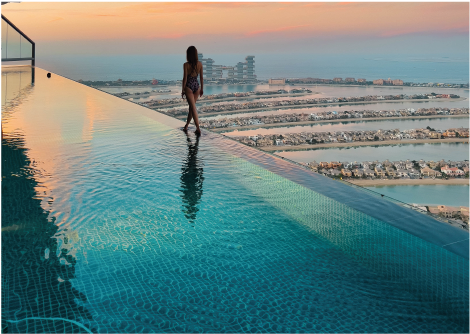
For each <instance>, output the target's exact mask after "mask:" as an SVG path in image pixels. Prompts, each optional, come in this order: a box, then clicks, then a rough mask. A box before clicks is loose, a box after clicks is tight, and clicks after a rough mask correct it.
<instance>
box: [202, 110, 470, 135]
mask: <svg viewBox="0 0 470 334" xmlns="http://www.w3.org/2000/svg"><path fill="white" fill-rule="evenodd" d="M448 117H449V118H459V117H461V118H469V115H465V114H462V115H445V116H442V115H429V116H410V117H373V118H346V119H331V120H328V119H325V120H319V121H303V122H286V123H272V124H254V125H244V126H234V127H229V128H207V129H208V130H211V131H213V132H222V133H223V132H231V131H236V130H252V129H269V128H282V127H291V126H299V125H311V124H318V123H340V122H351V123H357V122H363V121H367V122H375V121H376V122H380V121H390V120H406V119H431V118H448Z"/></svg>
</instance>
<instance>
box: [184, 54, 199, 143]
mask: <svg viewBox="0 0 470 334" xmlns="http://www.w3.org/2000/svg"><path fill="white" fill-rule="evenodd" d="M186 60H187V62H186V63H184V65H183V70H184V76H183V91H182V92H181V97H182V98H184V96H185V95H186V101H188V105H189V113H188V119H187V120H186V125H185V126H184V128H183V131H185V132H186V131H188V125H189V123H190V122H191V119H192V118H194V124H195V125H196V131H194V133H196V135H198V136H199V135H200V134H201V129H199V119H198V117H197V110H196V101H197V99H198V98H199V97H200V96H202V94H203V90H202V87H203V85H204V80H203V78H202V64H201V62H200V61H199V60H198V58H197V50H196V48H195V47H194V46H190V47H189V48H188V49H187V50H186ZM198 75H200V76H201V87H199V83H198V82H197V76H198Z"/></svg>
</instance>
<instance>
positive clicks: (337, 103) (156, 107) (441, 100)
mask: <svg viewBox="0 0 470 334" xmlns="http://www.w3.org/2000/svg"><path fill="white" fill-rule="evenodd" d="M464 100H466V98H465V97H459V98H456V99H402V100H378V101H354V102H324V103H323V102H322V103H315V104H311V103H303V104H294V105H280V106H274V107H263V108H253V109H237V110H228V111H220V112H208V113H204V112H199V117H209V116H215V115H228V114H240V113H247V112H256V111H265V110H279V109H296V108H305V107H308V106H310V107H312V108H314V107H319V106H330V105H338V106H344V105H356V104H374V103H397V102H398V103H399V102H430V101H433V102H457V101H464ZM213 102H215V101H213ZM178 105H179V104H173V105H171V106H178ZM168 106H169V105H168ZM168 106H163V105H162V106H155V107H150V109H159V108H164V107H168ZM176 118H186V116H185V115H178V116H176Z"/></svg>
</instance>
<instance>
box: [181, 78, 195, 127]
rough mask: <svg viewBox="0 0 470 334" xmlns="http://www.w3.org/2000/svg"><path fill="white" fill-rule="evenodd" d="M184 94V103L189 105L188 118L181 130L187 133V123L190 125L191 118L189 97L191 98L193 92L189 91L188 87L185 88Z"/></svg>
mask: <svg viewBox="0 0 470 334" xmlns="http://www.w3.org/2000/svg"><path fill="white" fill-rule="evenodd" d="M184 93H185V94H186V101H187V102H188V105H189V110H188V118H187V119H186V125H185V126H184V128H183V130H184V131H187V130H188V126H189V123H191V119H192V118H193V111H192V107H191V102H190V98H189V96H193V91H192V90H191V89H189V88H188V87H185V88H184Z"/></svg>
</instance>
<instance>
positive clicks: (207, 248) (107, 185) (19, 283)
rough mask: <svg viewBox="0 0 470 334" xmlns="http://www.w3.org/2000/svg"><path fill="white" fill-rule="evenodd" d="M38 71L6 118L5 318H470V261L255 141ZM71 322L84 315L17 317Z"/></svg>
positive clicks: (161, 324)
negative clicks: (196, 126) (273, 167)
mask: <svg viewBox="0 0 470 334" xmlns="http://www.w3.org/2000/svg"><path fill="white" fill-rule="evenodd" d="M37 74H38V79H37V82H36V84H35V86H34V89H33V90H32V92H31V94H32V95H31V98H29V99H28V100H24V101H23V102H22V104H21V105H20V106H18V107H17V108H16V109H15V110H14V112H12V113H11V114H10V116H9V118H8V119H7V120H4V121H3V127H4V131H5V133H6V134H7V135H6V136H5V137H4V140H3V142H2V145H3V146H2V147H3V148H4V151H3V152H4V154H7V156H8V157H11V159H10V160H8V159H7V160H4V166H5V167H4V168H5V169H4V170H3V171H2V175H3V177H4V179H3V180H4V182H3V184H2V191H3V196H2V207H3V208H4V210H3V211H2V247H3V252H2V254H3V255H2V285H3V288H5V287H8V290H7V291H4V292H2V294H4V295H5V297H4V298H3V302H2V303H3V304H2V306H3V308H2V309H3V311H2V312H3V313H2V315H3V317H4V318H6V319H11V320H15V321H16V320H20V319H23V318H25V317H46V318H59V317H60V318H65V319H70V320H73V321H77V322H79V323H80V324H83V325H84V326H86V327H87V328H89V329H90V330H91V331H93V332H99V333H117V332H128V333H148V332H193V333H196V332H197V333H199V332H201V333H202V332H213V333H215V332H219V333H220V332H279V333H280V332H390V333H392V332H394V333H396V332H402V333H405V332H407V333H409V332H462V331H467V330H468V312H467V311H468V305H467V306H466V304H468V298H467V297H466V296H467V295H468V277H467V276H466V275H467V274H468V261H467V259H463V258H461V257H459V256H458V255H456V254H454V253H451V252H448V251H446V250H443V249H442V248H440V247H438V246H436V245H434V244H431V243H430V242H427V241H424V240H421V239H419V238H417V237H415V236H413V235H411V234H408V233H406V232H403V231H401V230H399V229H397V228H396V227H393V226H390V225H388V224H387V223H385V222H383V221H380V220H378V219H376V218H373V217H370V216H368V215H366V214H364V213H363V212H360V211H358V210H356V209H353V208H351V207H349V206H346V205H345V204H344V203H340V202H338V201H336V200H334V199H333V198H330V197H327V196H325V195H323V194H320V193H317V192H315V191H312V190H311V189H308V188H307V187H304V186H302V185H300V184H297V183H295V182H292V181H290V180H287V179H286V178H284V177H283V176H281V175H278V174H275V173H273V172H270V171H268V170H266V169H262V168H261V167H259V165H256V164H254V163H251V162H249V161H250V159H258V158H259V154H260V153H259V152H258V153H257V152H256V151H255V150H246V151H243V150H244V148H243V147H242V146H240V145H239V144H235V143H233V142H232V141H230V140H228V139H222V137H220V136H219V137H214V135H211V134H204V135H203V136H202V137H201V138H199V140H198V139H197V138H196V137H195V136H194V135H193V134H189V135H188V136H186V135H185V134H184V133H183V132H182V131H180V130H178V129H177V127H178V126H180V125H181V123H180V122H179V121H175V120H171V119H169V118H167V117H166V116H158V115H157V114H154V112H153V111H149V110H146V109H143V108H141V107H138V106H136V105H134V104H132V103H128V102H125V101H121V100H119V99H116V98H114V97H110V96H108V95H106V94H104V93H102V92H97V91H95V90H93V89H91V88H89V87H85V86H81V85H78V84H76V83H74V82H71V81H69V80H66V79H63V78H61V77H59V76H53V78H52V80H49V81H48V80H47V79H45V75H44V78H43V75H42V74H44V71H42V70H39V69H37ZM51 95H52V97H53V98H49V99H46V97H47V96H49V97H51ZM45 100H47V101H49V102H47V101H45ZM41 101H43V102H44V105H43V107H42V109H41V113H42V114H41V117H37V116H34V115H36V114H37V113H38V108H39V107H38V102H41ZM50 101H54V103H52V102H50ZM83 101H86V103H83ZM79 106H82V108H80V107H79ZM83 106H85V107H83ZM65 107H67V110H68V113H67V114H64V113H63V110H64V108H65ZM84 110H85V111H84ZM31 115H33V116H31ZM33 125H34V126H33ZM38 126H41V127H42V128H41V129H40V130H39V129H38ZM12 129H21V131H20V132H17V131H13V130H12ZM57 129H59V130H60V131H59V132H60V133H59V134H58V133H57V131H56V130H57ZM10 130H11V131H10ZM54 131H56V132H54ZM5 138H6V139H5ZM237 145H238V146H237ZM232 150H238V151H237V152H239V153H243V154H245V155H246V157H247V158H246V159H242V158H240V157H239V156H238V155H236V154H232V153H231V151H232ZM242 151H243V152H242ZM257 154H258V155H257ZM259 159H265V161H269V158H266V157H261V158H259ZM278 160H279V159H278ZM32 161H34V165H33V163H32ZM276 161H277V160H276ZM275 163H276V164H277V167H279V168H280V169H281V170H285V171H288V170H289V168H287V167H286V166H287V165H285V164H286V163H285V162H282V161H277V162H275ZM20 167H21V168H20ZM17 175H18V176H17ZM327 182H329V181H327ZM331 182H333V181H331ZM333 188H334V187H332V191H334V189H333ZM39 190H40V191H39ZM338 191H339V190H338ZM28 208H29V209H28ZM26 209H27V210H29V211H26V212H29V213H28V215H27V216H25V215H24V213H23V212H25V210H26ZM397 219H399V218H398V217H397ZM413 248H414V249H415V250H416V251H415V253H416V254H411V253H410V252H411V250H412V249H413ZM46 254H47V255H46ZM405 254H408V256H406V255H405ZM418 261H421V262H422V264H419V263H417V262H418ZM432 266H434V267H432ZM428 267H429V268H428ZM410 268H415V270H416V273H414V272H411V270H410ZM423 278H424V279H423ZM421 279H423V280H422V281H420V280H421ZM440 280H442V282H440ZM452 280H454V281H452ZM419 285H422V287H421V288H419ZM465 293H466V294H465ZM29 295H34V297H28V296H29ZM36 296H39V297H38V298H39V299H38V300H37V301H35V299H34V298H36ZM50 304H52V306H54V307H52V306H51V307H50V309H49V308H44V307H43V305H50ZM61 330H62V331H65V332H80V331H81V330H83V329H80V328H79V327H77V326H76V325H74V324H73V323H67V322H65V321H62V320H54V321H45V320H28V321H21V322H17V323H9V324H8V331H9V332H60V331H61Z"/></svg>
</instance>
